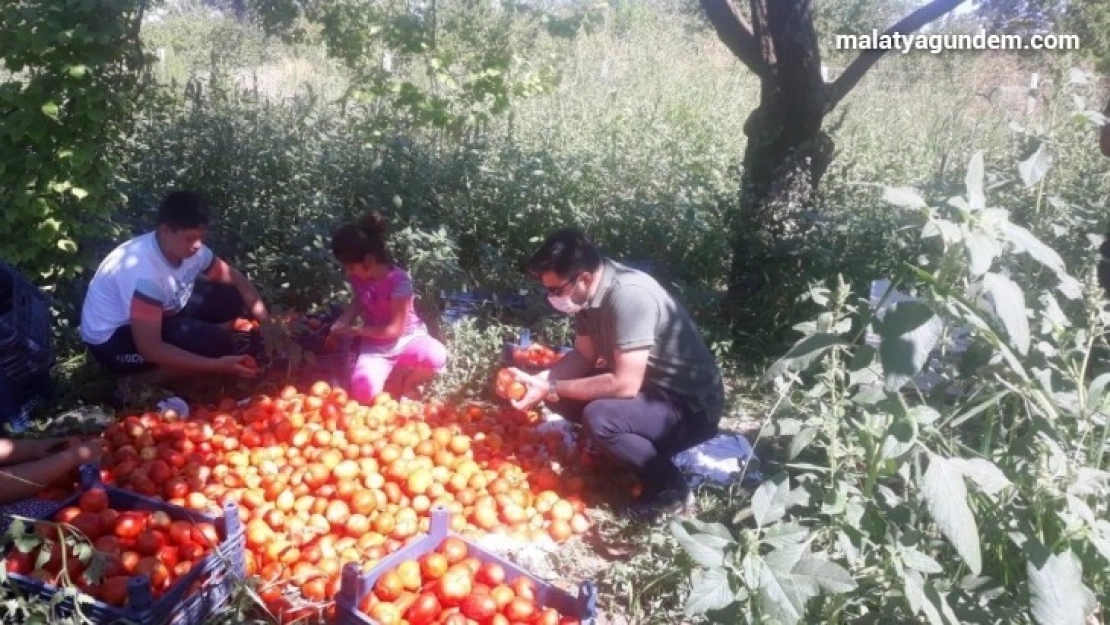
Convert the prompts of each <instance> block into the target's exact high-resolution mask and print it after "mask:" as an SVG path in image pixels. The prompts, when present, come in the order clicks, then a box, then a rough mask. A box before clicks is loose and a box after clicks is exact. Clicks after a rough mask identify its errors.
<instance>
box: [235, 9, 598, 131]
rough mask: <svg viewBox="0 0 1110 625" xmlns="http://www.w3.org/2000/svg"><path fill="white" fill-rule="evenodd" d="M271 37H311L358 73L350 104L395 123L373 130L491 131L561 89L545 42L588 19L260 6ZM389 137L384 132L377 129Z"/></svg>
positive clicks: (533, 12)
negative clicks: (518, 103)
mask: <svg viewBox="0 0 1110 625" xmlns="http://www.w3.org/2000/svg"><path fill="white" fill-rule="evenodd" d="M249 4H250V6H251V8H252V11H253V12H254V13H255V14H256V15H258V16H260V18H261V23H262V24H263V26H264V27H265V28H266V30H267V32H276V33H282V34H284V35H285V36H286V37H287V38H290V39H292V40H300V39H304V38H305V37H308V36H309V32H310V31H311V32H312V33H313V34H314V35H315V36H316V37H318V38H319V40H320V41H321V42H322V43H323V44H324V45H325V46H326V48H327V50H328V54H329V55H330V56H332V57H334V58H336V59H339V60H341V61H342V62H343V63H344V64H345V66H346V67H347V68H348V69H349V70H350V71H351V74H352V79H351V84H350V88H349V89H348V92H347V97H348V98H349V99H350V100H351V102H352V103H353V104H355V105H357V106H362V107H368V108H370V109H372V110H380V109H381V108H382V107H388V108H389V109H390V110H391V111H392V113H393V116H392V117H390V118H384V117H378V116H370V117H367V118H364V121H368V122H385V121H389V122H390V123H399V124H401V125H402V126H403V127H415V128H425V127H434V128H446V129H451V130H452V131H455V132H462V131H465V130H469V129H473V128H474V127H475V126H476V125H480V124H485V123H488V122H489V121H490V120H491V119H492V118H493V117H494V116H497V115H499V114H501V113H504V112H505V111H506V110H508V107H509V105H510V103H511V102H513V101H515V100H517V99H522V98H527V97H531V96H534V95H537V94H540V93H544V92H547V91H549V90H550V89H552V88H553V87H554V86H555V85H556V83H557V77H556V75H555V69H554V67H555V66H554V61H555V60H554V58H551V57H549V56H548V55H546V54H544V53H543V52H542V51H541V50H540V47H539V40H540V38H541V37H543V36H550V35H557V36H563V35H564V34H567V32H568V27H569V34H570V35H573V34H574V32H575V31H576V30H577V28H576V24H578V23H579V22H580V21H581V19H580V18H579V17H577V16H575V15H570V16H563V17H562V18H560V17H556V16H554V15H550V14H548V13H546V12H543V11H540V10H539V9H536V8H535V7H532V6H530V5H527V4H523V3H517V2H514V1H512V0H504V1H502V2H495V3H473V2H463V1H453V2H452V1H446V2H444V1H440V2H432V3H430V4H429V5H427V6H424V7H419V8H418V7H413V6H410V5H407V4H400V5H398V4H392V3H371V2H361V1H358V0H342V1H337V2H326V3H324V2H306V3H292V2H289V1H287V0H276V1H275V0H253V1H252V2H250V3H249ZM375 130H377V131H384V130H385V128H383V127H376V128H375Z"/></svg>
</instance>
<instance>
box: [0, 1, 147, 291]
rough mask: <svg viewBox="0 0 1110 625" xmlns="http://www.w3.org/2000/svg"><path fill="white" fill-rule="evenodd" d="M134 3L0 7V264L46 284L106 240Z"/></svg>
mask: <svg viewBox="0 0 1110 625" xmlns="http://www.w3.org/2000/svg"><path fill="white" fill-rule="evenodd" d="M137 19H139V17H138V15H137V5H136V2H134V0H110V1H107V2H85V1H83V0H60V1H58V2H36V1H31V0H23V1H17V2H7V3H5V4H4V5H3V6H2V7H0V31H3V32H4V33H6V34H5V36H4V37H2V38H0V60H2V61H3V66H4V68H6V70H7V73H6V74H5V75H4V82H3V84H2V85H0V117H2V119H3V128H4V132H3V133H0V206H2V207H3V210H2V211H0V212H2V214H3V219H2V224H3V227H2V228H0V230H2V231H3V233H4V235H3V236H2V237H0V257H3V258H4V259H5V260H7V261H9V262H12V263H14V264H15V265H16V266H17V267H19V268H20V269H22V270H25V271H27V272H28V273H30V274H31V275H33V276H41V277H43V278H46V279H47V281H48V283H49V284H55V283H65V282H67V281H69V280H72V278H73V277H74V276H75V275H76V274H78V273H80V272H81V270H82V267H83V263H82V260H83V259H82V255H83V253H87V251H88V250H87V248H84V247H82V246H81V244H82V243H83V242H84V241H86V240H87V239H90V238H96V237H100V236H112V235H114V234H115V232H114V229H113V227H112V225H111V224H110V223H109V222H108V221H107V217H109V216H110V215H111V211H112V209H113V207H114V206H115V205H116V204H117V203H118V202H119V195H118V194H117V193H116V192H115V190H114V189H113V182H114V174H115V172H114V167H113V166H114V163H115V162H116V159H117V158H118V155H119V154H118V151H117V148H118V146H119V139H120V137H121V134H123V133H124V132H126V130H127V124H128V122H129V120H130V115H131V112H132V111H133V109H134V106H135V104H136V101H137V96H138V92H137V87H138V85H139V82H138V80H139V72H140V70H141V68H142V54H141V49H140V47H139V45H138V41H137V39H136V28H135V20H137Z"/></svg>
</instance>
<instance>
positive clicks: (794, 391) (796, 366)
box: [673, 154, 1110, 623]
mask: <svg viewBox="0 0 1110 625" xmlns="http://www.w3.org/2000/svg"><path fill="white" fill-rule="evenodd" d="M983 169H984V168H983V160H982V155H981V154H979V155H976V156H975V157H973V158H972V160H971V164H970V166H969V169H968V173H967V194H966V196H965V197H962V198H956V199H954V200H951V201H949V202H948V204H947V205H927V204H926V202H925V201H924V200H923V199H922V198H921V196H920V195H918V194H917V192H916V191H913V190H911V189H906V188H902V189H888V190H887V197H888V199H890V200H892V201H897V202H898V204H900V205H901V206H903V207H908V208H910V209H912V210H913V211H914V212H915V214H916V215H918V217H917V219H916V221H917V224H918V231H919V232H920V233H921V235H920V236H921V238H922V239H923V241H922V243H923V245H924V246H925V247H926V248H927V249H928V253H927V254H926V256H925V257H924V258H923V259H922V261H923V262H922V264H921V265H920V266H913V265H907V266H906V267H905V268H904V269H903V270H902V271H901V272H900V273H899V274H898V276H899V280H898V284H900V286H901V287H902V288H906V289H911V290H912V292H913V293H914V294H915V295H916V297H917V298H919V299H917V300H916V301H899V302H895V303H893V304H892V305H891V306H890V307H889V308H888V309H885V311H884V312H883V313H882V314H881V315H880V316H879V317H878V318H875V317H873V316H872V313H871V310H870V307H869V305H868V304H867V303H866V302H859V303H857V302H856V301H855V298H854V297H853V296H852V289H851V285H850V284H848V283H846V282H844V281H843V280H840V281H838V282H837V283H836V284H834V285H833V286H832V288H827V287H825V286H823V285H818V286H815V287H813V288H811V290H810V293H809V298H810V299H812V300H813V301H814V302H815V303H816V304H817V305H818V306H820V307H821V308H822V310H823V312H821V313H820V314H819V315H818V316H817V317H816V318H815V319H814V320H813V321H811V322H808V323H804V324H801V325H799V326H797V329H798V330H799V331H801V332H802V333H803V334H804V335H805V336H804V338H802V339H801V340H799V341H798V342H797V343H795V345H794V347H793V348H792V349H791V350H790V351H789V352H788V353H787V354H786V355H785V356H784V357H783V358H782V359H780V360H779V361H778V362H777V363H776V364H775V365H773V366H772V367H771V368H770V369H769V370H768V372H767V378H768V379H772V380H774V382H775V385H776V387H777V388H778V391H779V395H780V398H781V399H782V401H781V403H780V404H779V405H778V406H777V410H775V411H774V422H773V424H772V425H771V429H772V431H773V432H774V433H775V434H777V435H780V436H783V437H786V438H788V439H789V447H788V449H787V458H786V463H785V464H783V465H782V472H781V473H779V474H777V475H775V476H773V477H772V478H771V479H770V480H769V481H767V482H766V483H765V484H763V485H762V486H761V487H760V488H759V489H758V490H757V491H756V492H755V493H754V495H753V496H752V497H751V500H750V505H749V507H748V508H747V509H746V510H743V511H741V513H740V514H739V515H737V517H736V519H734V521H733V523H734V524H738V525H733V526H732V527H729V526H728V525H725V524H720V523H715V524H708V523H688V524H685V525H683V524H676V525H674V526H673V531H674V535H675V537H676V538H677V539H678V540H679V542H680V543H681V544H682V545H683V547H684V549H685V551H686V553H687V555H688V556H689V557H690V559H691V560H692V562H693V564H694V565H696V568H695V569H694V570H693V571H692V575H693V576H692V578H691V584H692V586H691V590H690V593H689V596H688V598H687V603H686V609H687V611H688V613H690V614H715V613H716V611H717V610H728V611H729V613H730V615H731V616H730V618H735V619H736V620H737V622H761V619H762V618H772V619H774V620H776V621H779V622H784V623H796V622H800V621H803V620H805V621H806V622H830V621H841V620H856V619H861V618H863V619H875V620H877V621H879V622H903V621H907V620H913V619H916V618H919V617H924V618H925V619H926V620H927V621H928V622H930V623H955V622H986V621H1003V622H1007V623H1019V622H1030V621H1033V622H1037V623H1064V622H1070V623H1079V622H1083V621H1084V619H1085V618H1086V617H1087V616H1088V615H1089V614H1091V612H1092V611H1093V610H1094V608H1095V601H1096V595H1095V593H1096V592H1097V593H1099V595H1098V597H1097V598H1098V600H1100V601H1102V602H1104V603H1105V601H1106V600H1107V596H1106V595H1105V590H1106V589H1107V588H1110V578H1108V576H1107V571H1108V570H1110V568H1108V567H1107V565H1108V564H1110V525H1107V524H1106V522H1105V521H1104V519H1105V518H1106V516H1107V513H1108V512H1110V510H1108V508H1107V505H1108V504H1107V502H1108V501H1110V499H1108V498H1107V495H1110V472H1107V471H1106V469H1105V468H1106V466H1107V464H1108V462H1110V453H1108V451H1110V450H1108V448H1107V440H1108V434H1110V394H1107V393H1106V386H1107V384H1108V383H1110V368H1108V366H1107V362H1106V360H1105V358H1104V357H1103V356H1100V355H1099V354H1100V353H1105V350H1106V349H1107V347H1108V344H1107V336H1106V331H1107V327H1108V324H1110V310H1108V309H1107V307H1106V305H1105V303H1104V301H1103V300H1102V299H1101V293H1100V292H1099V289H1097V287H1095V285H1094V284H1093V281H1092V280H1086V281H1082V282H1081V281H1080V280H1077V279H1076V278H1074V277H1073V276H1071V275H1070V274H1069V273H1068V271H1067V267H1066V265H1065V263H1064V261H1063V260H1062V258H1061V257H1060V256H1059V255H1058V254H1057V253H1056V252H1055V251H1053V250H1052V248H1051V247H1049V246H1048V245H1046V244H1045V243H1043V242H1042V241H1040V240H1039V239H1038V238H1037V237H1036V236H1034V235H1033V234H1032V233H1031V232H1030V231H1029V230H1027V229H1025V228H1023V227H1021V226H1020V225H1017V224H1016V223H1014V222H1013V221H1012V220H1011V218H1010V213H1009V212H1008V211H1005V210H1002V209H998V208H994V207H993V206H992V205H988V204H987V198H988V197H989V196H988V194H987V192H986V189H985V185H984V179H985V174H984V171H983ZM885 299H886V298H885V297H884V301H885ZM870 329H873V331H874V340H872V341H861V340H860V339H861V338H862V337H863V336H864V334H865V332H867V331H868V330H870ZM969 487H970V488H969ZM747 518H751V519H752V520H754V522H755V525H754V527H752V526H751V525H749V524H747V523H743V524H740V523H741V521H744V520H745V519H747Z"/></svg>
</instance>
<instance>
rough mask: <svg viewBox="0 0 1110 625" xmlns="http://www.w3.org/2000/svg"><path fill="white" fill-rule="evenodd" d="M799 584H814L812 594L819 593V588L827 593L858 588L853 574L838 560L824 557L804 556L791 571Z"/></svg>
mask: <svg viewBox="0 0 1110 625" xmlns="http://www.w3.org/2000/svg"><path fill="white" fill-rule="evenodd" d="M791 573H792V574H793V575H794V580H795V582H796V583H799V584H810V585H812V586H813V592H812V593H811V594H815V595H816V594H819V593H818V589H820V590H824V591H825V592H827V593H841V592H850V591H852V590H855V589H856V582H855V581H854V580H853V579H852V574H851V573H849V572H848V571H847V570H846V569H845V568H844V567H842V566H840V565H839V564H837V563H836V562H831V561H829V560H825V559H822V558H802V559H801V560H799V561H798V563H797V564H796V565H794V570H793V571H791Z"/></svg>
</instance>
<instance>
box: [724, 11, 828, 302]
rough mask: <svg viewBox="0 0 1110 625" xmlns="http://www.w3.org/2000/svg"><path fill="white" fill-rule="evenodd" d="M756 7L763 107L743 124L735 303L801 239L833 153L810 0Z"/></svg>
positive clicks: (748, 297) (751, 291) (760, 286)
mask: <svg viewBox="0 0 1110 625" xmlns="http://www.w3.org/2000/svg"><path fill="white" fill-rule="evenodd" d="M752 10H753V14H754V15H755V17H756V19H755V20H754V26H755V27H754V29H753V36H754V37H755V39H756V40H757V42H758V43H759V45H760V47H761V49H762V50H763V53H762V56H763V58H764V60H765V62H766V70H765V72H764V73H763V75H762V76H761V80H760V101H759V106H758V107H757V108H756V109H755V110H754V111H752V113H751V115H750V116H749V117H748V120H747V121H746V122H745V124H744V133H745V134H746V135H747V137H748V141H747V147H746V148H745V151H744V169H743V174H742V176H741V180H740V204H739V207H738V209H739V210H738V214H736V215H735V219H734V220H733V223H732V224H731V225H732V252H733V260H732V266H731V271H730V276H729V298H730V299H731V300H732V301H733V302H736V303H741V302H747V301H751V298H752V297H753V296H754V295H755V294H757V293H758V292H760V291H761V290H762V289H763V287H764V286H765V282H766V279H767V276H768V274H773V273H778V272H776V271H774V266H775V265H777V264H779V263H781V262H785V261H787V260H788V259H789V257H790V256H791V252H792V250H794V249H796V248H797V246H798V244H799V243H800V242H801V241H803V240H804V238H805V236H806V234H807V233H808V231H809V228H810V226H811V225H812V223H813V215H814V206H813V201H814V193H815V192H816V189H817V185H818V184H819V183H820V180H821V176H822V175H824V173H825V170H826V169H827V168H828V166H829V162H830V161H831V159H832V152H833V144H832V140H831V139H830V138H829V137H828V136H827V135H826V134H825V133H824V132H822V130H821V127H822V123H823V122H824V119H825V112H826V100H827V98H826V85H825V81H824V78H823V77H822V76H821V57H820V52H819V49H818V45H817V33H816V31H815V30H814V28H813V15H812V11H813V7H812V4H811V1H810V0H795V1H793V2H784V1H782V0H777V1H776V0H770V1H768V0H757V1H755V2H752ZM769 265H770V266H769Z"/></svg>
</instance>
